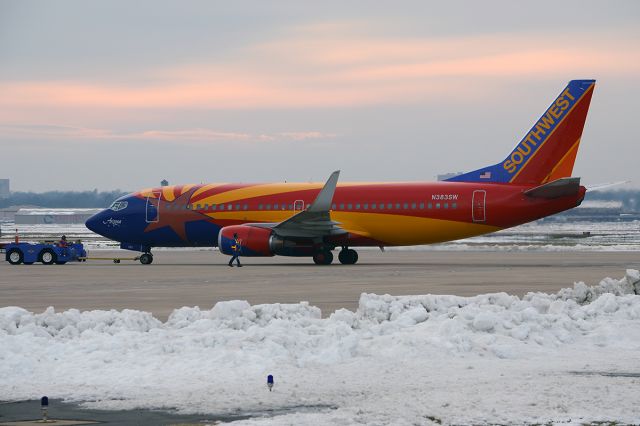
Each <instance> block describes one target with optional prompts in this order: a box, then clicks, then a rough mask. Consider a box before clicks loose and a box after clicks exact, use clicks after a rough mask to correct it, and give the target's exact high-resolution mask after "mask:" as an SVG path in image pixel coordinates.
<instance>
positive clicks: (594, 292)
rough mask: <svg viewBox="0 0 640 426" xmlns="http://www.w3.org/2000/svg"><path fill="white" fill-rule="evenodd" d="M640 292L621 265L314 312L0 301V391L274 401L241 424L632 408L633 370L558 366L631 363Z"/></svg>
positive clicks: (218, 404)
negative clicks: (551, 286)
mask: <svg viewBox="0 0 640 426" xmlns="http://www.w3.org/2000/svg"><path fill="white" fill-rule="evenodd" d="M639 291H640V273H639V272H638V271H635V270H628V271H627V274H626V276H625V277H624V278H623V279H621V280H614V279H610V278H607V279H604V280H603V281H602V282H601V283H599V284H598V285H596V286H592V287H589V286H587V285H585V284H584V283H576V284H575V285H574V286H573V288H567V289H563V290H561V291H559V292H558V293H556V294H545V293H529V294H527V295H526V296H525V297H523V298H519V297H516V296H510V295H508V294H505V293H497V294H485V295H479V296H475V297H457V296H436V295H424V296H390V295H374V294H362V296H361V298H360V303H359V307H358V309H357V310H356V311H355V312H351V311H348V310H345V309H341V310H338V311H336V312H334V313H333V314H332V315H331V316H330V317H329V318H326V319H322V318H321V315H320V314H321V313H320V310H319V309H318V308H316V307H314V306H310V305H309V304H308V303H306V302H301V303H298V304H272V305H255V306H251V305H250V304H249V303H247V302H246V301H228V302H220V303H217V304H216V305H215V306H214V307H213V308H212V309H210V310H202V309H200V308H198V307H192V308H189V307H183V308H180V309H176V310H175V311H174V312H173V313H172V314H171V316H170V317H169V319H168V320H167V322H165V323H162V322H160V321H158V320H157V319H155V318H154V317H153V316H152V315H151V314H149V313H146V312H139V311H131V310H124V311H121V312H118V311H90V312H80V311H78V310H75V309H72V310H68V311H65V312H55V311H54V309H53V308H49V309H47V310H46V311H45V312H43V313H40V314H33V313H30V312H28V311H26V310H24V309H22V308H18V307H6V308H0V384H1V385H0V400H18V399H27V398H37V397H39V396H41V395H43V394H47V395H48V396H49V397H58V398H66V399H69V400H78V401H90V402H91V401H93V403H92V406H96V407H100V408H133V407H147V408H163V407H164V408H167V407H173V408H176V409H178V410H181V411H184V412H206V413H211V414H233V413H255V414H256V415H260V414H264V413H272V414H273V413H281V415H279V416H277V417H272V418H269V419H264V418H258V419H254V420H251V421H248V422H249V423H254V422H261V421H269V422H276V423H277V422H282V423H283V424H294V423H296V424H297V423H308V424H332V423H335V422H342V423H354V422H361V423H379V424H391V423H392V424H403V423H406V424H414V423H417V424H423V423H428V422H430V421H431V420H429V419H432V418H434V419H439V420H442V421H444V422H445V423H447V422H453V423H483V422H503V423H505V422H507V423H508V422H517V423H522V422H540V423H545V422H547V421H563V422H566V421H570V420H571V419H575V418H580V419H584V420H587V421H596V420H607V419H613V420H618V421H623V422H634V421H638V420H640V408H638V407H636V406H635V405H634V403H633V398H626V397H625V395H627V394H633V392H635V390H634V386H633V385H634V383H633V380H631V379H626V380H625V381H619V380H618V381H617V382H615V386H613V384H614V383H611V380H612V379H611V377H607V376H598V375H597V374H596V375H592V376H589V378H588V379H587V378H585V376H578V375H574V374H572V373H571V372H572V371H584V370H587V371H594V366H596V368H597V369H598V370H596V372H597V371H605V370H606V371H632V372H633V371H637V370H638V367H637V365H638V356H637V353H638V352H637V351H638V349H640V322H639V321H638V320H640V297H639V296H637V293H638V292H639ZM267 374H274V375H275V377H276V388H275V390H276V391H275V392H271V393H270V392H265V390H266V386H264V380H265V377H266V375H267ZM585 380H589V381H588V382H586V383H585V382H584V381H585ZM577 386H582V388H581V390H580V392H575V389H576V387H577ZM213 395H215V397H213ZM505 401H508V402H507V404H508V407H506V406H505V405H504V404H505ZM305 407H333V408H322V409H320V408H319V409H318V410H316V411H318V412H313V411H314V410H308V409H307V410H305Z"/></svg>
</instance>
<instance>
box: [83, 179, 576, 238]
mask: <svg viewBox="0 0 640 426" xmlns="http://www.w3.org/2000/svg"><path fill="white" fill-rule="evenodd" d="M321 187H322V184H320V183H273V184H206V185H182V186H167V187H160V188H152V189H146V190H143V191H140V192H136V193H133V194H130V195H128V196H125V197H122V198H121V199H119V200H118V201H116V202H115V203H114V205H113V206H112V207H111V208H110V209H106V210H104V211H103V212H102V213H100V214H99V215H97V216H96V217H94V218H92V220H90V222H88V223H87V226H88V227H89V228H91V229H92V230H94V231H95V232H98V233H100V234H102V235H104V236H106V237H108V238H111V239H113V240H116V241H119V242H121V243H124V244H131V245H141V246H145V247H190V246H196V247H202V246H211V247H213V246H216V245H217V241H218V233H219V231H220V229H222V228H223V227H225V226H231V225H241V224H246V223H277V222H282V221H284V220H286V219H287V218H289V217H291V216H292V215H294V214H296V213H299V212H300V211H301V210H303V209H306V208H308V207H309V205H310V204H311V203H312V202H313V200H314V199H315V197H316V196H317V195H318V193H319V191H320V189H321ZM532 187H533V185H531V186H519V185H512V184H511V185H507V184H480V183H458V182H424V183H422V182H410V183H342V184H338V186H337V188H336V191H335V195H334V197H333V203H332V206H331V212H330V216H331V219H332V220H334V221H336V222H338V223H339V224H340V227H341V228H343V229H345V230H346V231H347V232H348V234H347V235H346V236H344V237H340V238H338V239H335V238H333V239H332V238H330V237H329V238H328V239H327V242H329V243H335V244H334V245H336V246H339V245H344V246H353V247H356V246H407V245H417V244H432V243H438V242H443V241H450V240H456V239H460V238H467V237H472V236H476V235H482V234H487V233H490V232H495V231H498V230H501V229H505V228H509V227H513V226H516V225H520V224H523V223H527V222H530V221H533V220H536V219H539V218H542V217H545V216H549V215H551V214H555V213H558V212H561V211H564V210H567V209H570V208H573V207H575V206H577V205H578V204H580V202H581V201H582V199H583V198H584V193H585V189H584V187H581V188H580V191H579V192H578V194H576V195H571V196H566V197H561V198H555V199H540V198H531V197H528V196H527V195H525V194H524V191H526V190H528V189H530V188H532ZM114 206H115V208H114ZM123 206H124V207H123ZM142 251H144V250H142Z"/></svg>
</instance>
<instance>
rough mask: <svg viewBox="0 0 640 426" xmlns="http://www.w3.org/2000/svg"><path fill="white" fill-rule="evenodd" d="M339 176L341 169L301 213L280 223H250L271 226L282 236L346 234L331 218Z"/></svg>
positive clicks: (308, 236) (307, 236) (311, 236)
mask: <svg viewBox="0 0 640 426" xmlns="http://www.w3.org/2000/svg"><path fill="white" fill-rule="evenodd" d="M339 176H340V170H336V171H335V172H333V173H331V176H329V179H327V182H326V183H325V184H324V187H323V188H322V189H321V190H320V193H318V195H317V196H316V199H315V200H314V201H313V203H312V204H311V206H309V208H308V209H306V210H302V211H301V212H300V213H297V214H295V215H294V216H291V217H290V218H289V219H287V220H285V221H282V222H280V223H275V224H274V223H252V224H248V225H251V226H256V227H260V228H271V229H273V232H275V233H276V234H277V235H279V236H281V237H305V238H313V237H324V236H328V235H342V234H346V233H347V231H345V230H344V229H342V228H341V227H340V226H339V225H340V223H338V222H335V221H333V220H331V216H330V214H329V211H330V210H331V203H332V202H333V194H334V193H335V191H336V185H337V184H338V177H339Z"/></svg>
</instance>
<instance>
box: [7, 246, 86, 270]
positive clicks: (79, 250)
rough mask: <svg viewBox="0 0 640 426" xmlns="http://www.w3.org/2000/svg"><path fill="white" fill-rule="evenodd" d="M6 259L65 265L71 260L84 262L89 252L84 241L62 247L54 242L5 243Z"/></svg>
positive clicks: (19, 261)
mask: <svg viewBox="0 0 640 426" xmlns="http://www.w3.org/2000/svg"><path fill="white" fill-rule="evenodd" d="M3 248H4V251H5V253H6V255H5V256H6V260H7V262H9V263H10V264H12V265H20V264H21V263H24V264H25V265H31V264H33V263H35V262H42V263H43V264H45V265H52V264H54V263H55V264H56V265H64V264H65V263H67V262H70V261H77V262H84V261H85V260H86V259H87V252H86V250H85V249H84V246H83V245H82V243H80V242H77V243H71V244H68V245H67V247H60V246H58V245H56V244H53V243H47V242H45V243H7V244H4V247H3Z"/></svg>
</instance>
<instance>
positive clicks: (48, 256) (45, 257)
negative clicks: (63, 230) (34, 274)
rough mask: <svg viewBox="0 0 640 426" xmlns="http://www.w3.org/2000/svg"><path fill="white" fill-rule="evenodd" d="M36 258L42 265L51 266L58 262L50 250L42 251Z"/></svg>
mask: <svg viewBox="0 0 640 426" xmlns="http://www.w3.org/2000/svg"><path fill="white" fill-rule="evenodd" d="M38 257H39V258H40V262H42V264H43V265H52V264H53V262H56V261H57V260H58V256H56V254H55V253H54V252H53V250H51V249H44V250H42V251H41V252H40V255H39V256H38Z"/></svg>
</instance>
